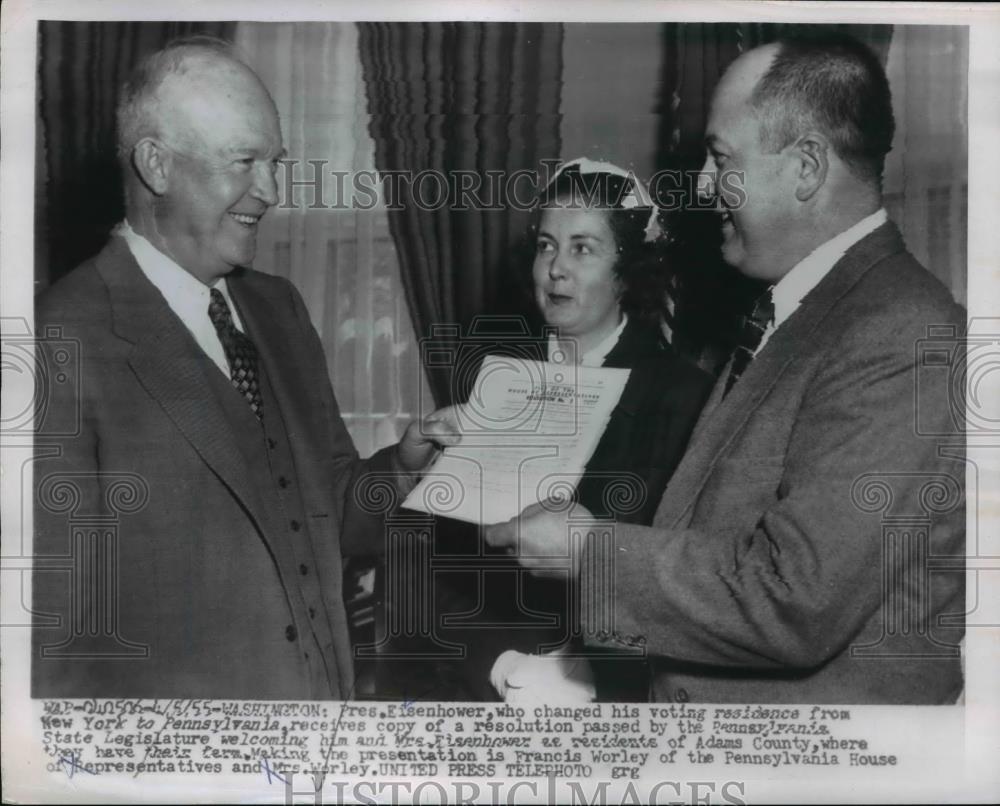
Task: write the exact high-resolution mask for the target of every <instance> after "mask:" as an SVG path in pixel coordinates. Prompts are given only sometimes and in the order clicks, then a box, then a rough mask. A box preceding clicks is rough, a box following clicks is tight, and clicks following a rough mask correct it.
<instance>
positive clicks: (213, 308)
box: [208, 288, 264, 420]
mask: <svg viewBox="0 0 1000 806" xmlns="http://www.w3.org/2000/svg"><path fill="white" fill-rule="evenodd" d="M211 296H212V301H211V302H210V303H209V304H208V318H209V319H211V320H212V324H213V325H215V332H216V333H217V334H218V336H219V341H221V342H222V349H223V350H225V352H226V361H227V362H229V380H230V381H231V382H232V384H233V386H234V387H235V389H236V391H237V392H239V393H240V394H241V395H243V397H244V398H246V401H247V403H249V404H250V408H251V409H252V410H253V413H254V414H256V415H257V419H258V420H260V419H261V417H262V413H261V412H262V411H263V409H264V401H263V399H262V398H261V396H260V383H259V382H258V378H257V348H256V346H254V343H253V342H252V341H251V340H250V337H249V336H247V335H246V334H244V333H242V332H241V331H240V330H239V329H237V327H236V325H234V324H233V314H232V312H231V311H230V310H229V303H227V302H226V298H225V297H224V296H222V292H221V291H219V289H217V288H213V289H212V290H211Z"/></svg>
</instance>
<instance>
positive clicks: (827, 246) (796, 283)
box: [771, 208, 888, 327]
mask: <svg viewBox="0 0 1000 806" xmlns="http://www.w3.org/2000/svg"><path fill="white" fill-rule="evenodd" d="M887 220H888V215H887V214H886V212H885V208H880V209H879V210H878V211H876V212H874V213H872V214H871V215H870V216H866V217H865V218H862V219H861V220H860V221H859V222H858V223H857V224H855V225H854V226H853V227H851V228H850V229H846V230H844V231H843V232H842V233H840V235H837V236H835V237H833V238H831V239H830V240H829V241H827V242H826V243H824V244H822V245H821V246H818V247H816V248H815V249H814V250H813V251H812V252H810V253H809V254H808V255H806V256H805V257H804V258H802V260H800V261H799V262H798V263H797V264H796V265H795V266H794V267H793V268H792V270H791V271H790V272H788V274H786V275H785V276H784V277H782V278H781V279H780V280H779V281H778V282H777V283H776V284H775V286H774V288H773V289H771V299H772V300H773V302H774V327H777V326H778V325H780V324H781V323H782V322H784V321H785V320H786V319H787V318H788V317H789V316H791V315H792V314H793V313H794V312H795V309H796V308H798V307H799V303H800V302H802V300H803V299H804V298H805V296H806V294H808V293H809V292H810V291H812V290H813V289H814V288H815V287H816V285H817V284H818V283H819V281H820V280H822V279H823V278H824V277H825V276H826V275H827V274H828V273H829V272H830V269H832V268H833V267H834V266H835V265H836V263H837V261H838V260H840V258H841V257H843V255H844V253H845V252H846V251H847V250H848V249H850V248H851V247H852V246H854V244H856V243H857V242H858V241H860V240H861V239H862V238H864V237H865V236H866V235H868V234H870V233H872V232H874V231H875V230H876V229H878V228H879V227H880V226H882V225H883V224H884V223H885V222H886V221H887Z"/></svg>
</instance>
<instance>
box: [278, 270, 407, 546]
mask: <svg viewBox="0 0 1000 806" xmlns="http://www.w3.org/2000/svg"><path fill="white" fill-rule="evenodd" d="M288 288H289V293H290V295H291V298H292V303H293V305H294V307H295V314H296V317H297V319H298V321H299V326H300V327H301V328H302V329H303V330H304V331H305V340H306V344H307V345H308V351H309V353H310V356H311V361H310V366H312V370H311V374H312V375H313V376H314V379H315V380H314V383H315V392H316V394H317V397H318V398H319V401H320V403H321V405H322V406H323V411H324V418H325V421H326V438H327V440H328V442H329V449H328V450H329V456H330V458H331V461H332V463H333V478H334V484H335V490H334V500H335V501H337V502H338V504H339V505H340V507H341V511H340V520H341V531H340V543H341V552H342V554H343V555H344V556H352V555H359V554H380V553H382V552H383V551H384V549H385V546H384V541H383V533H384V529H383V523H384V517H385V515H386V514H388V512H390V511H391V510H392V509H394V508H395V507H396V506H398V504H399V503H400V502H401V501H402V500H403V498H405V496H406V494H407V493H409V491H410V489H412V487H413V485H414V483H415V482H414V479H413V477H412V476H411V475H410V474H407V473H406V472H404V471H403V469H402V467H401V466H400V465H399V462H398V460H397V459H396V456H397V450H398V448H397V446H396V445H391V446H389V447H386V448H382V449H381V450H379V451H376V452H375V453H374V454H373V455H372V456H370V457H369V458H368V459H360V458H359V457H358V452H357V450H356V449H355V447H354V441H353V440H352V439H351V435H350V434H349V433H348V431H347V427H346V426H345V425H344V420H343V418H342V417H341V416H340V407H339V406H338V405H337V399H336V397H335V396H334V393H333V387H332V385H331V383H330V377H329V374H328V372H327V369H326V361H325V359H324V357H323V356H324V352H323V345H322V343H321V341H320V338H319V334H317V333H316V329H315V328H314V327H313V326H312V323H311V321H310V319H309V313H308V311H307V310H306V307H305V303H304V302H303V301H302V296H301V294H299V291H298V289H296V288H295V286H293V285H292V284H291V283H289V284H288Z"/></svg>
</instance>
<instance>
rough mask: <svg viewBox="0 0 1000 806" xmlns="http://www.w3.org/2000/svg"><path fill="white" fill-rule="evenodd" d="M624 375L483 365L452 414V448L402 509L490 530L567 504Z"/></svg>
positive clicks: (513, 361) (498, 362)
mask: <svg viewBox="0 0 1000 806" xmlns="http://www.w3.org/2000/svg"><path fill="white" fill-rule="evenodd" d="M628 375H629V370H627V369H607V368H604V367H581V366H579V365H576V364H572V365H566V364H551V363H547V362H544V361H529V360H526V359H520V358H511V357H507V356H497V355H490V356H487V357H486V359H485V360H484V361H483V364H482V367H481V368H480V370H479V374H478V375H477V376H476V382H475V387H474V389H473V391H472V395H471V397H470V398H469V401H468V402H467V403H465V404H463V405H462V406H460V407H459V410H458V420H459V424H460V427H461V431H462V441H461V443H459V444H458V445H456V446H454V447H450V448H446V449H445V451H444V452H443V453H442V454H441V455H440V456H439V457H438V460H437V462H435V464H434V465H433V467H431V469H430V470H428V472H427V473H426V474H425V475H424V477H423V478H422V479H421V480H420V483H419V484H417V486H416V487H414V489H413V490H412V492H411V493H410V494H409V496H407V498H406V500H405V501H404V502H403V506H404V507H405V508H407V509H414V510H418V511H421V512H429V513H431V514H434V515H440V516H443V517H448V518H456V519H458V520H463V521H469V522H471V523H482V524H491V523H500V522H502V521H506V520H509V519H510V518H513V517H514V516H515V515H518V514H520V512H521V511H522V510H523V509H524V508H525V507H527V506H529V505H530V504H536V503H539V502H541V501H544V500H546V499H549V498H556V499H563V500H568V499H569V497H570V496H571V495H572V493H573V490H574V489H575V488H576V484H577V482H578V481H579V480H580V476H581V475H582V474H583V469H584V467H585V465H586V464H587V461H588V460H589V459H590V457H591V455H592V454H593V452H594V450H595V448H597V443H598V442H599V441H600V439H601V435H602V434H603V433H604V429H605V427H606V426H607V424H608V420H609V419H610V417H611V412H612V411H613V410H614V407H615V405H616V404H617V403H618V400H619V398H620V397H621V394H622V390H623V389H624V388H625V382H626V381H627V380H628Z"/></svg>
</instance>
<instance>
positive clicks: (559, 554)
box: [485, 500, 593, 578]
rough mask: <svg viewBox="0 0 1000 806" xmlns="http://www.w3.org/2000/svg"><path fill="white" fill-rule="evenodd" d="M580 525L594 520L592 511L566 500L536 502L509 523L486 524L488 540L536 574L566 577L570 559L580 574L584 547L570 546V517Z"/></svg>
mask: <svg viewBox="0 0 1000 806" xmlns="http://www.w3.org/2000/svg"><path fill="white" fill-rule="evenodd" d="M571 519H572V521H573V522H574V524H575V525H578V524H579V522H580V521H582V522H583V523H584V524H585V523H586V521H588V520H593V515H591V514H590V512H589V510H587V509H586V508H585V507H583V506H582V505H580V504H570V503H567V502H565V501H553V500H550V501H545V502H543V503H541V504H532V505H531V506H530V507H528V508H527V509H525V510H524V511H523V512H522V513H521V514H520V515H518V516H517V517H516V518H512V519H511V520H509V521H507V522H506V523H498V524H494V525H493V526H487V527H486V533H485V538H486V542H487V543H489V544H490V545H491V546H497V547H500V548H506V549H507V551H508V552H509V553H511V554H516V555H517V560H518V562H519V563H521V565H523V566H524V567H525V568H527V569H528V570H529V571H530V572H531V573H532V574H534V575H535V576H547V577H562V578H565V571H566V569H567V559H568V558H571V559H572V563H571V566H570V568H569V570H570V573H571V575H572V576H573V577H576V576H577V575H578V574H579V573H580V554H581V552H582V551H583V546H579V547H575V550H574V547H573V546H571V545H570V520H571Z"/></svg>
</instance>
